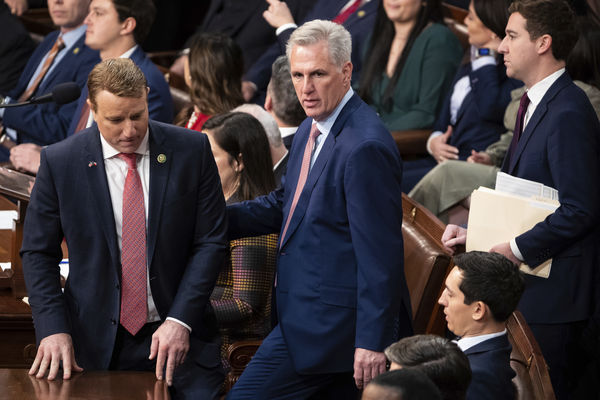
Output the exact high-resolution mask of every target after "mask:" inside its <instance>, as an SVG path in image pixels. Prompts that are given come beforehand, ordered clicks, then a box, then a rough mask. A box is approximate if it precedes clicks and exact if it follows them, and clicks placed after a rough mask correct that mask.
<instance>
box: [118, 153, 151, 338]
mask: <svg viewBox="0 0 600 400" xmlns="http://www.w3.org/2000/svg"><path fill="white" fill-rule="evenodd" d="M118 157H119V158H120V159H121V160H123V161H125V162H126V163H127V176H126V177H125V186H124V188H123V234H122V246H121V318H120V322H121V325H122V326H123V327H124V328H125V329H126V330H127V331H128V332H129V333H131V334H132V335H135V334H136V333H137V332H138V331H139V330H140V329H141V328H142V326H144V324H145V323H146V320H147V318H148V317H147V293H146V210H145V208H144V191H143V189H142V181H141V179H140V175H139V174H138V171H137V165H136V162H137V155H136V154H135V153H127V154H126V153H120V154H119V155H118Z"/></svg>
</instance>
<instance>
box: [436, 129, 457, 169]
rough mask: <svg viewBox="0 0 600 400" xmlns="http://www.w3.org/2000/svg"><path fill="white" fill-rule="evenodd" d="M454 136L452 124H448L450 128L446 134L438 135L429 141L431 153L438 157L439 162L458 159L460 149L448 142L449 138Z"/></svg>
mask: <svg viewBox="0 0 600 400" xmlns="http://www.w3.org/2000/svg"><path fill="white" fill-rule="evenodd" d="M450 136H452V126H450V125H448V129H447V130H446V132H444V134H442V135H439V136H436V137H434V138H432V139H431V141H430V142H429V148H430V149H431V155H432V156H433V158H435V159H436V161H437V162H438V163H441V162H444V161H446V160H456V159H458V149H457V148H456V147H454V146H450V145H449V144H447V142H448V139H450Z"/></svg>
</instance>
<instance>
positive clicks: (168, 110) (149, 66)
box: [67, 46, 173, 136]
mask: <svg viewBox="0 0 600 400" xmlns="http://www.w3.org/2000/svg"><path fill="white" fill-rule="evenodd" d="M130 58H131V61H133V62H134V63H135V64H136V65H137V66H138V67H140V69H141V70H142V72H143V73H144V75H145V76H146V80H147V81H148V87H149V88H150V92H149V93H148V113H149V115H150V118H151V119H153V120H155V121H159V122H165V123H167V124H170V123H172V122H173V99H172V98H171V91H170V89H169V84H168V83H167V81H166V80H165V77H164V76H163V74H162V73H161V72H160V71H159V69H158V68H157V67H156V65H155V64H154V63H153V62H152V61H151V60H150V59H149V58H148V57H146V53H144V50H142V47H141V46H138V47H137V49H135V51H134V52H133V53H132V54H131V57H130ZM86 82H87V79H86ZM87 97H88V89H87V84H86V85H85V86H84V87H83V89H82V90H81V96H79V100H77V109H76V110H75V112H74V113H73V118H71V123H70V125H69V130H68V131H67V136H71V135H72V134H74V133H75V130H76V129H77V124H78V123H79V118H80V117H81V111H82V108H83V105H84V104H85V102H86V100H87ZM94 125H95V123H94Z"/></svg>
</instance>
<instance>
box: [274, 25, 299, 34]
mask: <svg viewBox="0 0 600 400" xmlns="http://www.w3.org/2000/svg"><path fill="white" fill-rule="evenodd" d="M297 27H298V25H296V24H294V23H293V22H290V23H287V24H283V25H281V26H280V27H279V28H277V30H276V31H275V34H276V35H277V36H279V35H281V32H283V31H285V30H287V29H296V28H297Z"/></svg>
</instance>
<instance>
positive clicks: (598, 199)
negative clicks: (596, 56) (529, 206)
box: [502, 72, 600, 324]
mask: <svg viewBox="0 0 600 400" xmlns="http://www.w3.org/2000/svg"><path fill="white" fill-rule="evenodd" d="M599 154H600V123H599V122H598V117H597V116H596V113H595V112H594V110H593V108H592V106H591V104H590V102H589V100H588V98H587V97H586V95H585V93H584V92H583V91H582V90H581V89H579V88H578V87H577V86H575V84H573V81H572V80H571V78H570V77H569V75H568V74H567V73H566V72H565V73H564V74H563V75H562V76H560V78H558V80H556V82H554V84H553V85H552V86H551V87H550V89H548V91H547V92H546V94H545V96H544V97H543V99H542V101H541V102H540V104H538V106H537V107H536V109H535V112H534V113H533V115H532V116H531V118H530V120H529V122H528V124H527V126H526V127H525V130H524V131H523V133H522V135H521V139H520V140H519V143H518V144H517V147H516V150H515V153H514V155H513V157H512V158H511V157H510V155H508V154H507V156H506V158H505V159H504V164H503V166H502V171H504V172H507V173H509V174H511V175H513V176H517V177H519V178H525V179H530V180H532V181H536V182H540V183H543V184H544V185H548V186H551V187H553V188H555V189H557V190H558V193H559V201H560V204H561V205H560V207H559V208H558V209H557V210H556V211H555V212H554V213H553V214H551V215H550V216H548V218H546V219H545V220H544V221H543V222H540V223H538V224H537V225H535V226H534V227H533V228H532V229H530V230H529V231H527V232H525V233H523V234H522V235H520V236H517V238H516V242H517V246H518V247H519V250H520V251H521V253H522V255H523V257H524V258H525V262H526V263H527V264H528V265H530V266H532V267H535V266H537V265H539V264H541V263H542V262H544V261H545V260H547V259H549V258H552V260H553V261H552V269H551V271H550V276H549V278H548V279H543V278H537V277H534V276H532V275H525V281H526V287H525V292H524V293H523V296H522V297H521V301H520V303H519V307H518V308H519V310H520V311H521V312H522V313H523V315H524V316H525V319H527V323H529V324H532V323H546V324H548V323H566V322H574V321H582V320H585V319H587V318H589V317H590V315H591V314H592V312H593V306H594V304H593V303H594V302H593V299H594V292H595V291H597V290H598V288H597V287H596V285H595V283H594V282H595V276H596V275H595V274H597V271H598V259H600V258H599V254H600V247H599V246H598V243H600V229H599V228H598V226H599V224H600V187H599V186H598V184H597V183H598V182H600V157H598V155H599Z"/></svg>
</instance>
